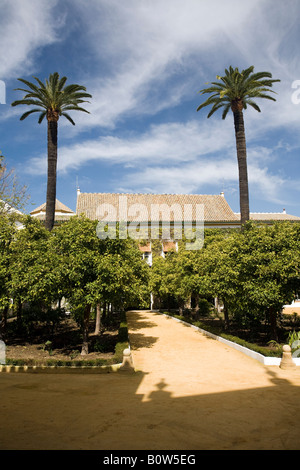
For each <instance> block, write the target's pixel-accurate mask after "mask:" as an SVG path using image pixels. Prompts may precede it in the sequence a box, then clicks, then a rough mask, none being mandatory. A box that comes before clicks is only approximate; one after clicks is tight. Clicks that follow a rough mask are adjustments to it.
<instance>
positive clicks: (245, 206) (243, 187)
mask: <svg viewBox="0 0 300 470" xmlns="http://www.w3.org/2000/svg"><path fill="white" fill-rule="evenodd" d="M233 116H234V129H235V140H236V152H237V160H238V170H239V191H240V211H241V225H242V226H243V225H244V224H245V223H246V222H247V221H248V220H249V218H250V213H249V188H248V171H247V151H246V137H245V128H244V116H243V111H242V110H240V108H239V106H238V105H237V106H236V107H234V108H233Z"/></svg>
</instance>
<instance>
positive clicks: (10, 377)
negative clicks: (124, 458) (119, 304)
mask: <svg viewBox="0 0 300 470" xmlns="http://www.w3.org/2000/svg"><path fill="white" fill-rule="evenodd" d="M128 323H129V333H130V343H131V350H132V355H133V361H134V365H135V368H136V369H137V372H136V373H135V374H130V373H129V374H128V373H126V372H119V373H112V374H107V375H106V374H105V375H77V374H76V375H68V374H63V375H60V374H59V375H55V376H54V375H34V374H18V373H14V374H0V396H1V420H0V449H66V450H68V449H91V450H93V449H95V450H101V449H103V450H114V449H120V450H140V449H142V450H161V449H164V450H202V449H203V450H214V449H228V450H229V449H233V450H237V449H256V450H260V449H278V450H282V449H288V450H291V449H297V450H298V449H300V424H299V416H300V399H299V398H300V388H299V386H300V368H297V369H296V370H292V371H285V370H282V369H280V368H279V367H277V366H264V365H262V364H260V363H259V362H257V361H255V360H254V359H251V358H249V357H247V356H245V355H244V354H242V353H240V352H238V351H236V350H234V349H233V348H230V347H229V346H226V345H224V344H222V343H220V342H218V341H215V340H213V339H209V338H208V337H206V336H204V335H202V334H201V333H199V332H197V331H196V330H194V329H193V328H191V327H188V326H185V325H183V324H181V323H178V322H176V321H175V320H173V319H169V318H168V317H166V316H163V315H160V314H157V313H155V312H150V311H134V312H129V313H128Z"/></svg>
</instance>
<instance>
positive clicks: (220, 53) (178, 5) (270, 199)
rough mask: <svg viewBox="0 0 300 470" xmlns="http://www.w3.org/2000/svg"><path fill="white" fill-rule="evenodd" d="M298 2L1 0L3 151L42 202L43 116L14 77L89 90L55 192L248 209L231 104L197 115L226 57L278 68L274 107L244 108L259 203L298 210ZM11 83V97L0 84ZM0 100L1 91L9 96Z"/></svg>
mask: <svg viewBox="0 0 300 470" xmlns="http://www.w3.org/2000/svg"><path fill="white" fill-rule="evenodd" d="M299 24H300V1H299V0H286V1H285V2H282V1H280V0H243V1H242V2H241V1H240V0H209V1H207V0H185V1H184V2H183V1H182V0H181V1H180V0H127V1H126V2H124V1H123V0H89V1H88V2H87V1H84V0H13V1H11V0H0V26H1V41H0V57H1V60H0V80H1V82H0V85H2V89H0V150H1V151H2V153H3V155H4V156H5V158H6V163H7V165H8V167H9V168H14V169H15V172H16V175H17V177H18V180H19V183H20V184H22V185H26V186H27V192H28V194H29V196H30V200H29V202H28V204H27V206H26V209H25V211H26V212H27V213H29V212H30V211H31V210H33V209H34V208H35V207H37V206H39V205H40V204H43V203H44V202H45V201H46V183H47V123H46V121H45V120H44V121H43V122H42V124H38V114H33V115H31V116H29V117H27V118H26V119H25V120H24V121H20V116H21V114H23V112H25V111H26V107H24V106H16V107H12V106H11V103H12V102H13V101H15V100H17V99H21V98H23V96H24V93H22V92H20V91H17V90H16V88H18V87H20V86H21V87H22V84H21V83H20V82H19V81H18V78H24V79H26V80H29V81H32V82H35V79H34V78H33V77H38V78H39V79H41V80H42V81H45V79H46V78H48V77H49V75H50V74H51V73H54V72H58V73H59V74H60V76H66V77H68V80H67V84H71V83H78V84H80V85H83V86H85V87H86V89H87V92H89V93H90V94H91V95H92V99H91V100H90V103H86V104H85V106H84V107H85V108H86V109H87V110H88V111H89V114H87V113H80V112H76V111H73V112H72V114H71V115H72V118H73V119H74V121H75V123H76V125H75V126H72V124H71V123H70V122H69V121H68V120H66V119H64V118H63V117H61V118H60V120H59V123H58V124H59V126H58V127H59V128H58V174H57V199H59V200H60V201H61V202H62V203H64V204H66V205H67V206H68V207H69V208H70V209H72V210H74V211H75V210H76V189H77V187H79V188H80V190H81V192H104V193H106V192H107V193H109V192H114V193H158V194H183V193H184V194H220V193H221V192H222V191H223V192H224V194H225V198H226V200H227V202H228V203H229V205H230V206H231V208H232V209H233V211H234V212H239V191H238V189H239V188H238V169H237V159H236V147H235V135H234V125H233V116H232V113H229V114H228V116H227V118H226V119H225V120H222V118H221V111H220V112H216V113H215V114H214V115H213V116H212V117H210V118H209V119H208V118H207V114H208V112H209V109H208V108H204V109H202V110H201V111H199V112H197V107H198V106H199V105H200V104H201V103H202V102H203V100H204V97H203V96H202V95H200V94H199V91H200V90H201V89H203V88H206V87H207V84H208V83H210V82H212V81H215V80H216V76H217V75H224V71H225V69H226V68H228V67H229V66H230V65H231V66H232V67H238V68H239V69H240V70H242V69H245V68H248V67H249V66H251V65H253V66H254V71H255V72H260V71H269V72H271V73H272V77H273V78H274V79H280V82H278V83H275V84H274V86H273V90H274V91H275V92H276V95H274V97H275V98H276V102H273V101H269V100H257V104H258V105H259V106H260V108H261V113H258V112H257V111H255V110H253V109H252V108H251V109H250V108H248V109H247V110H246V111H245V114H244V120H245V130H246V141H247V158H248V178H249V194H250V211H251V212H282V211H283V209H285V210H286V212H287V213H289V214H293V215H297V216H300V204H299V199H300V178H299V167H300V160H299V153H300V60H299V57H300V51H299V44H300V41H299V39H300V30H299ZM4 85H5V94H4V93H3V90H4V88H3V86H4ZM1 97H2V98H1Z"/></svg>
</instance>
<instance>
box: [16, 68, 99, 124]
mask: <svg viewBox="0 0 300 470" xmlns="http://www.w3.org/2000/svg"><path fill="white" fill-rule="evenodd" d="M33 78H34V79H35V80H36V82H37V84H35V83H31V82H29V81H28V80H25V79H23V78H19V79H18V80H19V81H21V82H22V83H24V84H25V85H26V86H27V89H25V88H17V89H16V90H19V91H22V92H24V93H25V96H24V97H23V99H22V100H16V101H14V102H13V103H12V106H17V105H21V104H22V105H27V106H39V107H40V108H41V109H39V110H37V109H34V110H31V111H30V112H27V113H24V114H23V116H24V115H25V117H27V116H28V115H29V114H31V113H32V112H37V111H39V112H40V113H41V114H40V117H39V123H40V122H42V121H43V119H44V117H45V116H47V110H48V111H55V112H56V113H57V114H58V115H61V116H65V117H66V118H67V119H68V120H69V121H70V122H71V123H72V124H74V121H73V120H72V119H71V118H70V116H69V114H68V113H64V111H71V110H72V111H82V112H85V113H89V111H87V110H86V109H84V108H83V107H81V106H80V105H81V104H82V103H88V102H89V101H87V99H86V98H92V95H91V94H90V93H87V91H86V88H85V87H84V86H82V85H78V84H70V85H67V86H65V85H66V81H67V77H61V78H60V76H59V73H58V72H54V73H52V74H50V75H49V77H48V78H47V79H46V80H45V83H43V82H42V81H41V80H40V79H39V78H38V77H33ZM52 115H53V114H52ZM23 119H24V117H23Z"/></svg>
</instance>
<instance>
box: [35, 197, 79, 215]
mask: <svg viewBox="0 0 300 470" xmlns="http://www.w3.org/2000/svg"><path fill="white" fill-rule="evenodd" d="M39 212H45V213H46V203H44V204H41V205H40V206H39V207H36V208H35V209H33V211H31V212H30V215H35V214H38V213H39ZM55 212H64V213H66V214H74V212H73V211H72V210H71V209H69V208H68V207H67V206H65V205H64V204H62V203H61V202H60V201H59V200H58V199H56V201H55Z"/></svg>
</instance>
